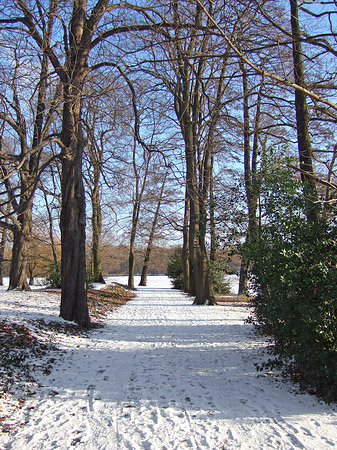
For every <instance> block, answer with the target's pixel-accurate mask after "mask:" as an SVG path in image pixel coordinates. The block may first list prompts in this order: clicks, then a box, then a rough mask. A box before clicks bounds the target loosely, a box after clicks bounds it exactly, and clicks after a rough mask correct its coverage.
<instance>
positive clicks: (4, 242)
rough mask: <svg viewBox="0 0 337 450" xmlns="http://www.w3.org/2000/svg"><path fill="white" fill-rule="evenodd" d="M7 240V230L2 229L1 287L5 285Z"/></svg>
mask: <svg viewBox="0 0 337 450" xmlns="http://www.w3.org/2000/svg"><path fill="white" fill-rule="evenodd" d="M6 239H7V229H6V228H2V229H1V239H0V286H3V284H4V259H5V245H6Z"/></svg>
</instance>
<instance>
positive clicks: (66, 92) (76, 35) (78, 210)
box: [0, 0, 153, 327]
mask: <svg viewBox="0 0 337 450" xmlns="http://www.w3.org/2000/svg"><path fill="white" fill-rule="evenodd" d="M62 4H63V3H62V2H60V1H58V0H51V2H50V10H49V12H48V13H47V14H48V15H49V17H53V19H54V18H56V17H61V16H63V17H62V28H63V31H64V40H63V50H62V49H61V52H60V53H59V54H58V53H57V52H58V50H59V48H60V45H58V43H59V36H58V35H55V36H54V38H55V39H56V42H55V45H54V44H51V43H49V42H48V41H46V32H47V30H46V28H45V27H42V29H41V27H40V26H39V20H42V23H43V24H44V23H45V22H44V13H45V11H44V8H42V7H41V4H40V2H36V4H35V8H34V6H32V7H31V8H30V5H28V4H27V3H26V2H25V1H24V0H16V1H15V3H14V8H15V9H14V10H12V9H11V10H10V11H9V12H8V17H6V18H2V19H0V23H2V24H6V25H7V26H8V27H9V28H10V29H11V31H12V30H13V28H14V27H15V25H18V28H19V29H20V27H19V24H21V25H22V30H24V31H25V32H26V33H27V34H28V35H29V36H30V37H31V38H32V39H33V40H34V41H35V43H36V44H37V45H38V47H39V48H40V49H41V50H43V54H44V55H46V57H47V58H48V59H49V61H50V63H51V64H52V66H53V68H54V70H55V72H56V74H57V75H58V77H59V80H60V82H61V84H62V88H63V98H62V102H63V111H62V127H61V132H60V141H61V142H60V144H61V149H62V150H61V154H60V159H61V162H62V182H61V190H62V209H61V219H60V227H61V242H62V260H61V273H62V289H61V310H60V314H61V317H63V318H64V319H66V320H74V321H76V322H77V323H78V324H79V325H80V326H81V327H88V326H90V319H89V313H88V306H87V296H86V267H85V194H84V186H83V178H82V155H83V150H84V145H85V142H84V139H83V132H82V122H81V115H82V114H81V113H82V94H83V88H84V84H85V81H86V78H87V75H88V74H89V72H90V71H91V70H92V69H93V68H94V67H90V66H89V63H90V56H91V55H92V56H93V55H94V50H96V48H97V46H98V45H99V44H100V43H105V42H106V40H107V39H108V38H109V37H110V36H114V35H116V34H118V33H121V32H125V31H129V30H130V28H129V26H128V25H123V26H121V27H118V26H116V27H111V26H110V27H109V26H105V25H102V28H101V29H98V26H99V24H100V22H101V21H102V19H103V17H105V15H106V14H108V13H114V12H115V11H116V10H118V9H119V8H122V9H123V8H124V6H125V5H120V4H113V5H110V2H109V0H98V1H97V2H96V3H95V4H93V5H91V3H90V4H89V2H88V1H87V0H75V1H74V2H73V6H72V8H71V14H70V16H69V15H68V14H67V9H64V10H63V11H62V12H61V11H59V12H58V14H56V12H57V9H59V8H61V6H62ZM90 6H91V8H90V10H88V9H89V7H90ZM135 9H137V8H135ZM2 13H3V15H4V13H5V12H4V11H2ZM112 22H113V23H115V21H114V20H112ZM117 22H118V21H117ZM105 23H109V21H106V22H105ZM110 23H111V21H110ZM130 26H131V24H130ZM152 26H153V24H151V27H152ZM11 27H12V28H11ZM131 28H132V29H137V28H138V29H148V28H149V25H145V26H144V24H140V25H139V26H135V25H134V24H132V26H131ZM20 31H21V30H20ZM63 55H65V57H63ZM103 65H104V64H103ZM101 66H102V65H101V64H100V65H98V66H96V68H97V69H98V68H99V67H101Z"/></svg>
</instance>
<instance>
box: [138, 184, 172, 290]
mask: <svg viewBox="0 0 337 450" xmlns="http://www.w3.org/2000/svg"><path fill="white" fill-rule="evenodd" d="M166 176H167V175H165V176H164V180H163V183H162V186H161V189H160V193H159V198H158V202H157V207H156V211H155V213H154V217H153V221H152V226H151V231H150V235H149V240H148V243H147V247H146V250H145V257H144V263H143V269H142V274H141V277H140V283H139V286H146V282H147V272H148V267H149V261H150V256H151V251H152V246H153V239H154V235H155V231H156V227H157V223H158V218H159V211H160V206H161V202H162V199H163V194H164V188H165V182H166Z"/></svg>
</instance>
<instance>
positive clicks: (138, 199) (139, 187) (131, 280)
mask: <svg viewBox="0 0 337 450" xmlns="http://www.w3.org/2000/svg"><path fill="white" fill-rule="evenodd" d="M136 149H137V141H136V138H135V139H134V147H133V171H134V175H135V179H136V186H135V198H134V203H133V211H132V224H131V233H130V250H129V277H128V288H129V289H134V288H135V240H136V232H137V226H138V220H139V213H140V207H141V203H142V199H143V194H144V190H145V186H146V181H147V176H148V172H149V164H150V159H151V153H150V154H148V155H146V163H145V171H144V178H143V183H142V184H141V182H140V181H141V180H140V176H139V173H138V169H137V164H136Z"/></svg>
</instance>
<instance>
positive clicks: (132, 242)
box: [128, 204, 138, 289]
mask: <svg viewBox="0 0 337 450" xmlns="http://www.w3.org/2000/svg"><path fill="white" fill-rule="evenodd" d="M136 210H137V205H136V204H135V205H134V208H133V217H132V227H131V233H130V248H129V277H128V288H129V289H134V288H135V240H136V230H137V223H138V218H137V217H136Z"/></svg>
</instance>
